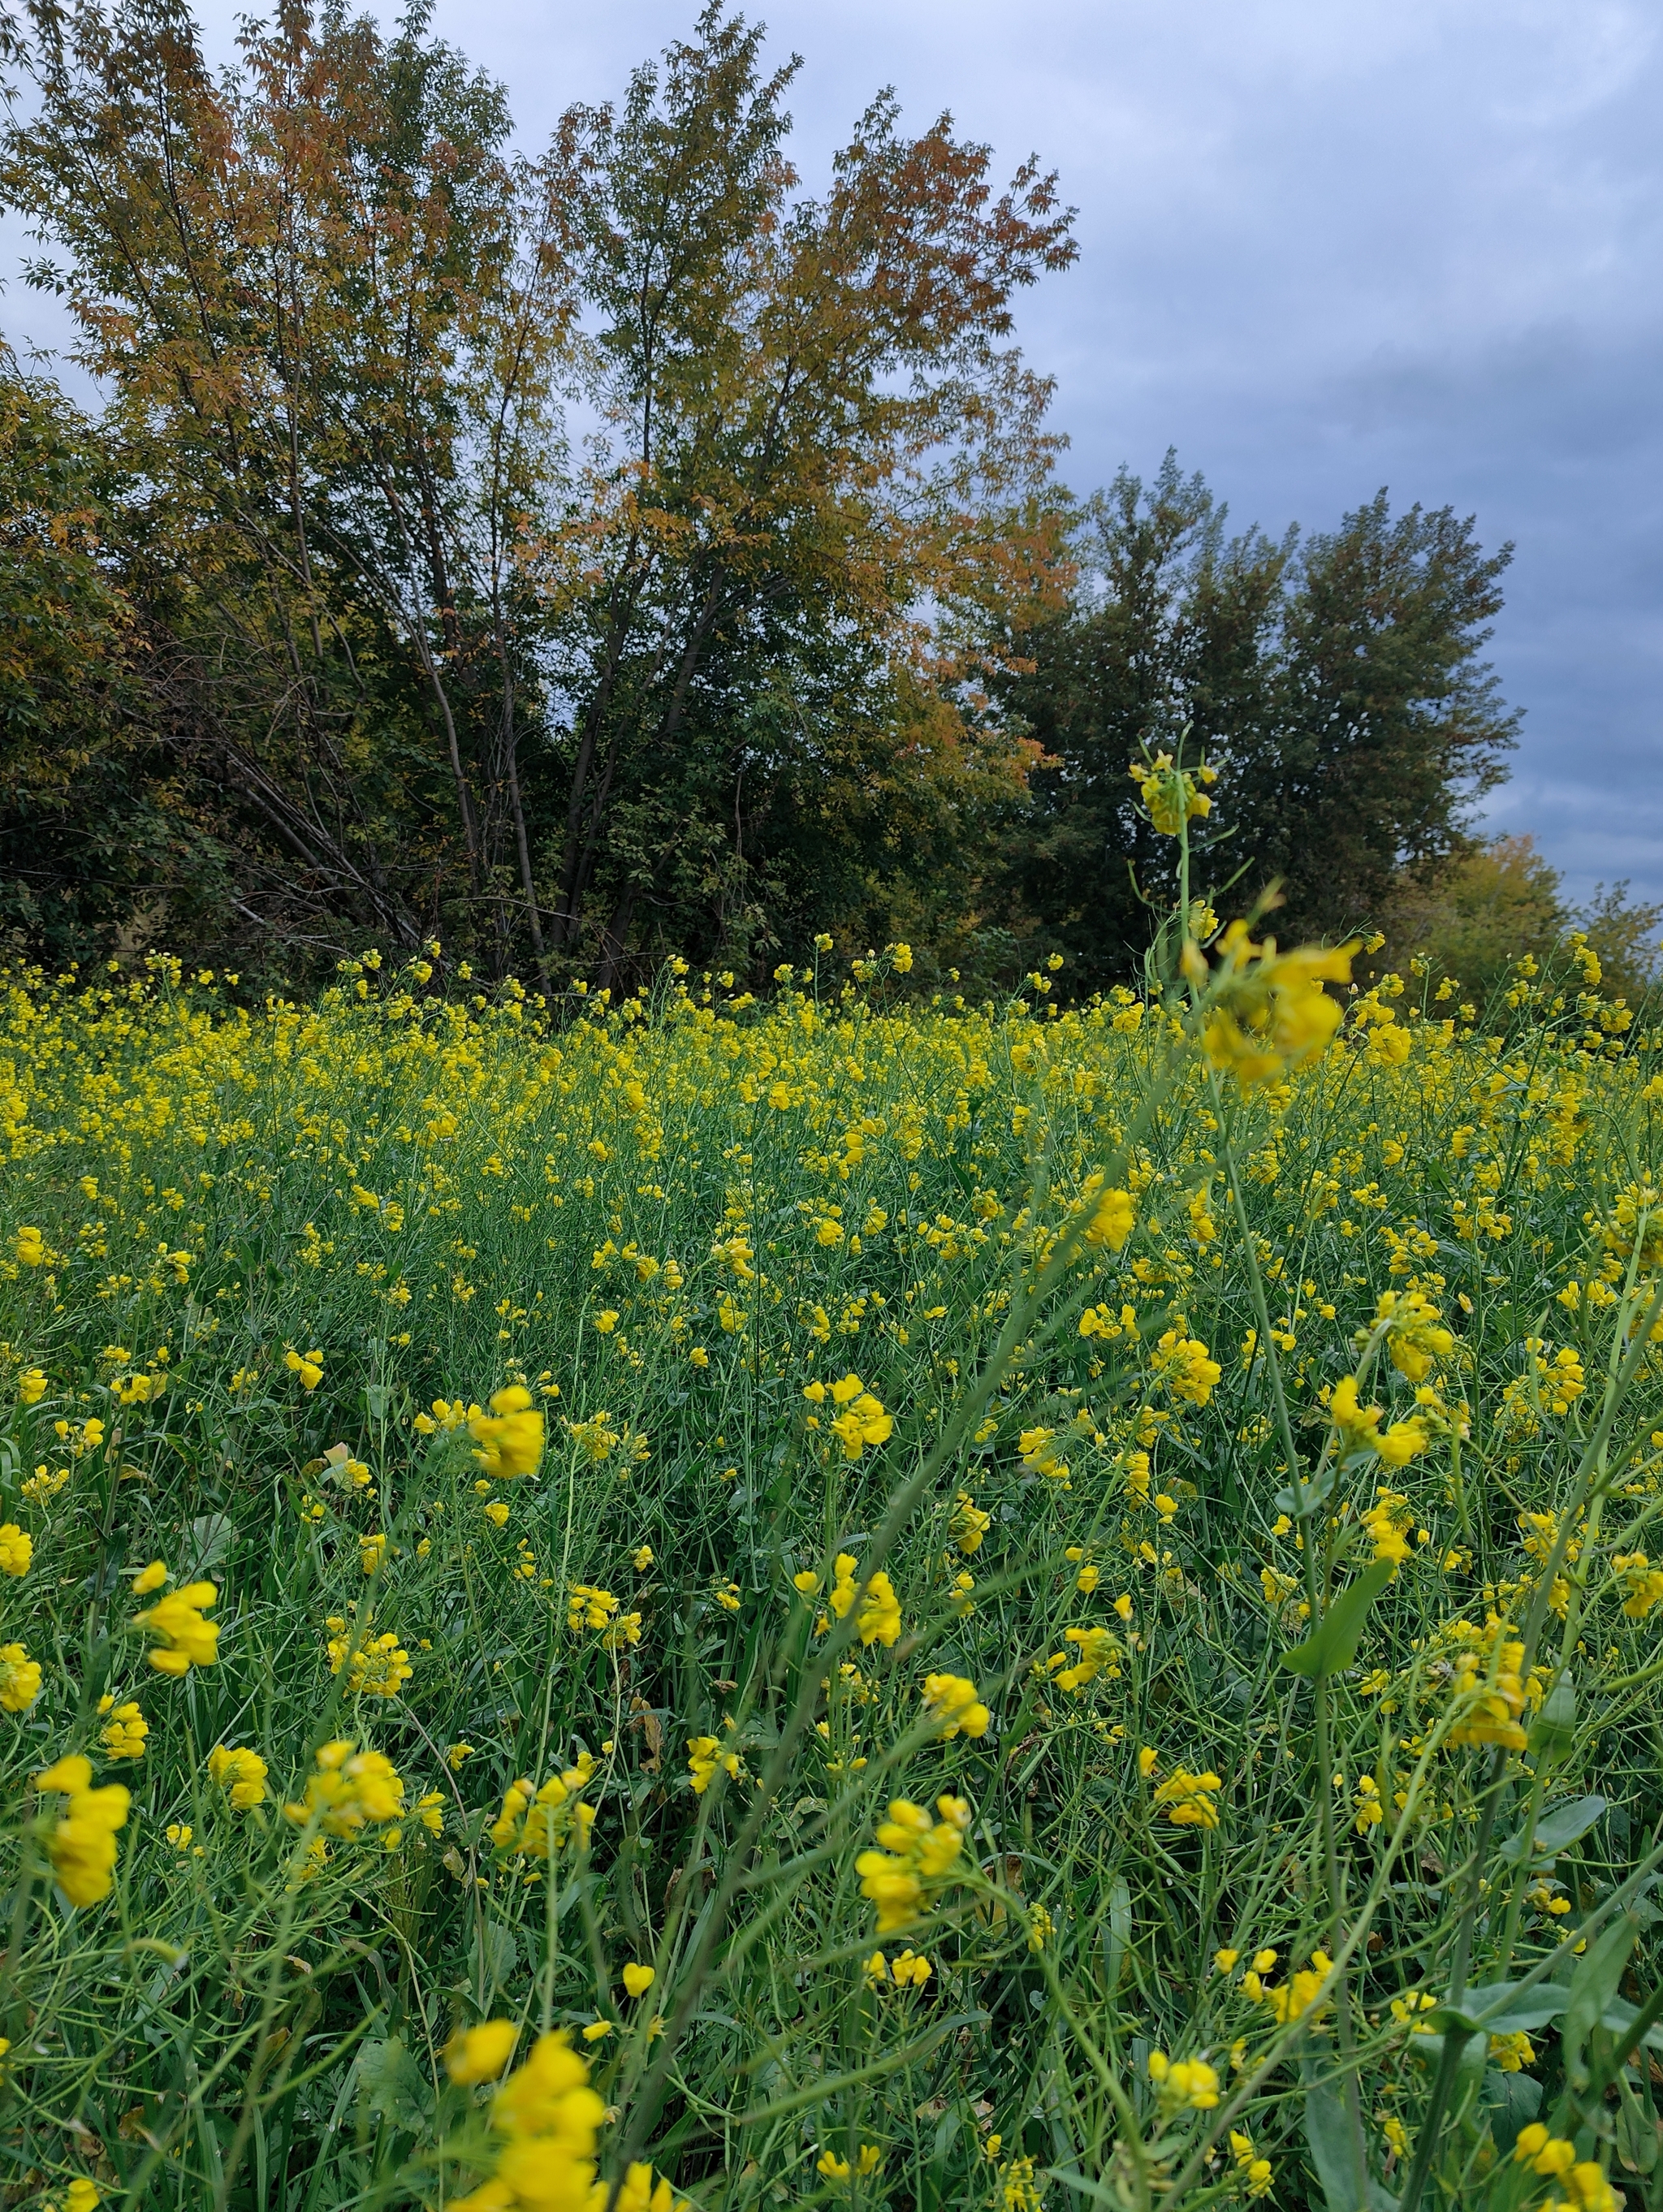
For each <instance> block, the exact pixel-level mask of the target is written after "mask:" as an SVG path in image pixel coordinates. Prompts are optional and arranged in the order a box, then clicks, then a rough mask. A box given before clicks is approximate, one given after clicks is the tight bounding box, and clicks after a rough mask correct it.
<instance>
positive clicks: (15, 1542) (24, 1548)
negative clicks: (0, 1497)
mask: <svg viewBox="0 0 1663 2212" xmlns="http://www.w3.org/2000/svg"><path fill="white" fill-rule="evenodd" d="M33 1558H34V1540H33V1537H31V1536H29V1535H27V1534H26V1533H25V1532H24V1530H22V1529H21V1528H19V1527H18V1525H17V1523H16V1522H15V1521H7V1522H0V1575H13V1576H19V1575H26V1574H27V1572H28V1571H29V1565H30V1562H31V1561H32V1560H33Z"/></svg>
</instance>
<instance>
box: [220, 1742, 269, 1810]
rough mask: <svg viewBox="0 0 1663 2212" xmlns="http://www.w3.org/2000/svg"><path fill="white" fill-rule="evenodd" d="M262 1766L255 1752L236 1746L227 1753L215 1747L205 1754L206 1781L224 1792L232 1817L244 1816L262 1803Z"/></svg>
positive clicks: (263, 1786) (263, 1764) (222, 1748)
mask: <svg viewBox="0 0 1663 2212" xmlns="http://www.w3.org/2000/svg"><path fill="white" fill-rule="evenodd" d="M266 1771H267V1770H266V1764H265V1761H264V1759H262V1758H261V1757H260V1754H259V1753H258V1752H257V1751H250V1750H248V1749H247V1748H246V1747H242V1746H239V1747H237V1748H235V1749H231V1750H228V1748H227V1747H226V1746H225V1745H224V1744H222V1743H216V1744H215V1746H214V1748H213V1749H212V1751H210V1752H209V1754H208V1774H209V1780H210V1781H211V1782H213V1783H214V1784H216V1786H217V1787H218V1788H219V1789H221V1790H223V1791H224V1792H225V1795H226V1798H227V1800H228V1802H229V1804H230V1806H231V1809H232V1810H233V1812H235V1813H246V1812H249V1811H251V1810H252V1808H253V1807H255V1806H256V1805H264V1802H265V1778H266Z"/></svg>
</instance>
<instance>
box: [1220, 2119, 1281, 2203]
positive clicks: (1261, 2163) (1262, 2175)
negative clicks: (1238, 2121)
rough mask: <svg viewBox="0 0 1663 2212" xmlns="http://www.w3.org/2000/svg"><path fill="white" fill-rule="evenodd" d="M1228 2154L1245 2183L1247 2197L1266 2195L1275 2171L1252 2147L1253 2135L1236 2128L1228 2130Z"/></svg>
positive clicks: (1268, 2192) (1269, 2190) (1267, 2160)
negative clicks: (1245, 2133) (1244, 2133)
mask: <svg viewBox="0 0 1663 2212" xmlns="http://www.w3.org/2000/svg"><path fill="white" fill-rule="evenodd" d="M1230 2156H1231V2157H1232V2158H1233V2159H1234V2160H1235V2166H1236V2171H1237V2172H1239V2173H1240V2174H1241V2178H1242V2179H1243V2180H1244V2181H1245V2183H1246V2184H1247V2195H1248V2196H1249V2197H1268V2196H1269V2195H1270V2193H1271V2185H1272V2182H1273V2181H1274V2180H1275V2179H1276V2175H1275V2171H1274V2169H1273V2168H1272V2165H1271V2161H1270V2160H1269V2159H1267V2158H1261V2157H1260V2156H1259V2153H1258V2152H1257V2151H1256V2150H1255V2149H1254V2148H1253V2137H1252V2136H1247V2135H1243V2134H1242V2133H1241V2131H1240V2130H1238V2129H1235V2128H1232V2129H1231V2130H1230Z"/></svg>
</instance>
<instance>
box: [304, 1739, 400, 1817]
mask: <svg viewBox="0 0 1663 2212" xmlns="http://www.w3.org/2000/svg"><path fill="white" fill-rule="evenodd" d="M283 1811H284V1812H285V1814H287V1815H288V1818H289V1819H290V1820H293V1821H294V1824H295V1826H297V1827H300V1826H305V1825H306V1824H307V1822H308V1821H316V1823H317V1825H318V1826H319V1827H320V1828H321V1829H322V1830H323V1832H324V1833H325V1835H330V1836H344V1837H349V1838H350V1837H355V1836H360V1835H361V1834H362V1832H363V1831H364V1830H365V1829H366V1828H367V1827H385V1826H387V1825H388V1824H389V1823H390V1822H392V1821H395V1820H399V1819H400V1818H402V1816H403V1814H404V1782H403V1781H402V1779H401V1778H400V1777H399V1775H398V1771H397V1770H396V1769H395V1768H394V1766H393V1765H392V1762H391V1759H387V1758H386V1757H385V1755H384V1754H383V1753H380V1752H379V1751H368V1750H366V1751H359V1750H357V1749H356V1748H355V1746H354V1744H353V1741H352V1739H351V1737H349V1736H342V1737H338V1738H337V1740H336V1741H334V1742H332V1743H326V1744H324V1745H323V1746H322V1747H320V1748H319V1752H318V1754H317V1757H316V1759H315V1761H314V1771H313V1772H312V1773H311V1774H309V1775H308V1776H307V1785H306V1800H305V1802H304V1803H302V1804H298V1805H294V1804H291V1805H285V1806H284V1808H283Z"/></svg>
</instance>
